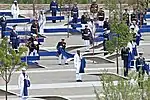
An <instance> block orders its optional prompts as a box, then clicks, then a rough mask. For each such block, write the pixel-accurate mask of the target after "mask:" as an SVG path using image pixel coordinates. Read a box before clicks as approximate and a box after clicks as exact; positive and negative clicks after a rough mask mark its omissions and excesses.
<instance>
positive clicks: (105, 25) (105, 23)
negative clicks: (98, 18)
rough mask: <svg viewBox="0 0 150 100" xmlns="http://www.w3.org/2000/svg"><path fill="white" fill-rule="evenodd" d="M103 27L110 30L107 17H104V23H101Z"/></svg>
mask: <svg viewBox="0 0 150 100" xmlns="http://www.w3.org/2000/svg"><path fill="white" fill-rule="evenodd" d="M103 29H104V30H106V31H107V30H110V24H109V20H108V18H106V19H105V21H104V24H103Z"/></svg>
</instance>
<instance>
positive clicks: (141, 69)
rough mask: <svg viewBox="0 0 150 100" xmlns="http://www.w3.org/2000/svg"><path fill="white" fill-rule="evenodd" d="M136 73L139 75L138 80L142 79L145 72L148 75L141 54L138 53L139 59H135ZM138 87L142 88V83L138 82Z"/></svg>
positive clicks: (147, 67) (146, 66)
mask: <svg viewBox="0 0 150 100" xmlns="http://www.w3.org/2000/svg"><path fill="white" fill-rule="evenodd" d="M136 71H137V72H138V74H139V76H138V77H139V78H140V79H144V74H145V71H146V73H147V74H148V75H149V66H148V65H147V64H146V63H145V58H144V57H143V53H142V52H141V53H139V57H138V58H137V59H136ZM138 84H139V86H140V87H141V88H142V87H143V83H142V82H139V83H138Z"/></svg>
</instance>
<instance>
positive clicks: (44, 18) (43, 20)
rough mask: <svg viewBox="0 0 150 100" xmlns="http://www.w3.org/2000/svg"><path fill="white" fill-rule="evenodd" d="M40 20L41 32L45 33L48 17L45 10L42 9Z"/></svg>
mask: <svg viewBox="0 0 150 100" xmlns="http://www.w3.org/2000/svg"><path fill="white" fill-rule="evenodd" d="M38 22H39V27H40V34H43V33H44V26H45V24H46V17H45V14H44V11H43V10H41V11H40V14H39V20H38Z"/></svg>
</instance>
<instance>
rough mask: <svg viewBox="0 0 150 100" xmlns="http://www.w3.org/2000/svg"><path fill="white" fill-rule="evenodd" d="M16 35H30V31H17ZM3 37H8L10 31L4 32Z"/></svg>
mask: <svg viewBox="0 0 150 100" xmlns="http://www.w3.org/2000/svg"><path fill="white" fill-rule="evenodd" d="M17 32H18V35H30V34H31V32H30V31H17ZM4 34H5V36H10V31H5V32H4Z"/></svg>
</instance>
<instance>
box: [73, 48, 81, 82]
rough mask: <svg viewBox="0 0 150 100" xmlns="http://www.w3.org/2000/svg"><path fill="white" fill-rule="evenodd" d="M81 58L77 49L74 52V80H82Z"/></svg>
mask: <svg viewBox="0 0 150 100" xmlns="http://www.w3.org/2000/svg"><path fill="white" fill-rule="evenodd" d="M81 59H82V56H81V54H80V50H77V52H76V54H75V55H74V67H75V68H76V82H82V77H81V73H80V68H81Z"/></svg>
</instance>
